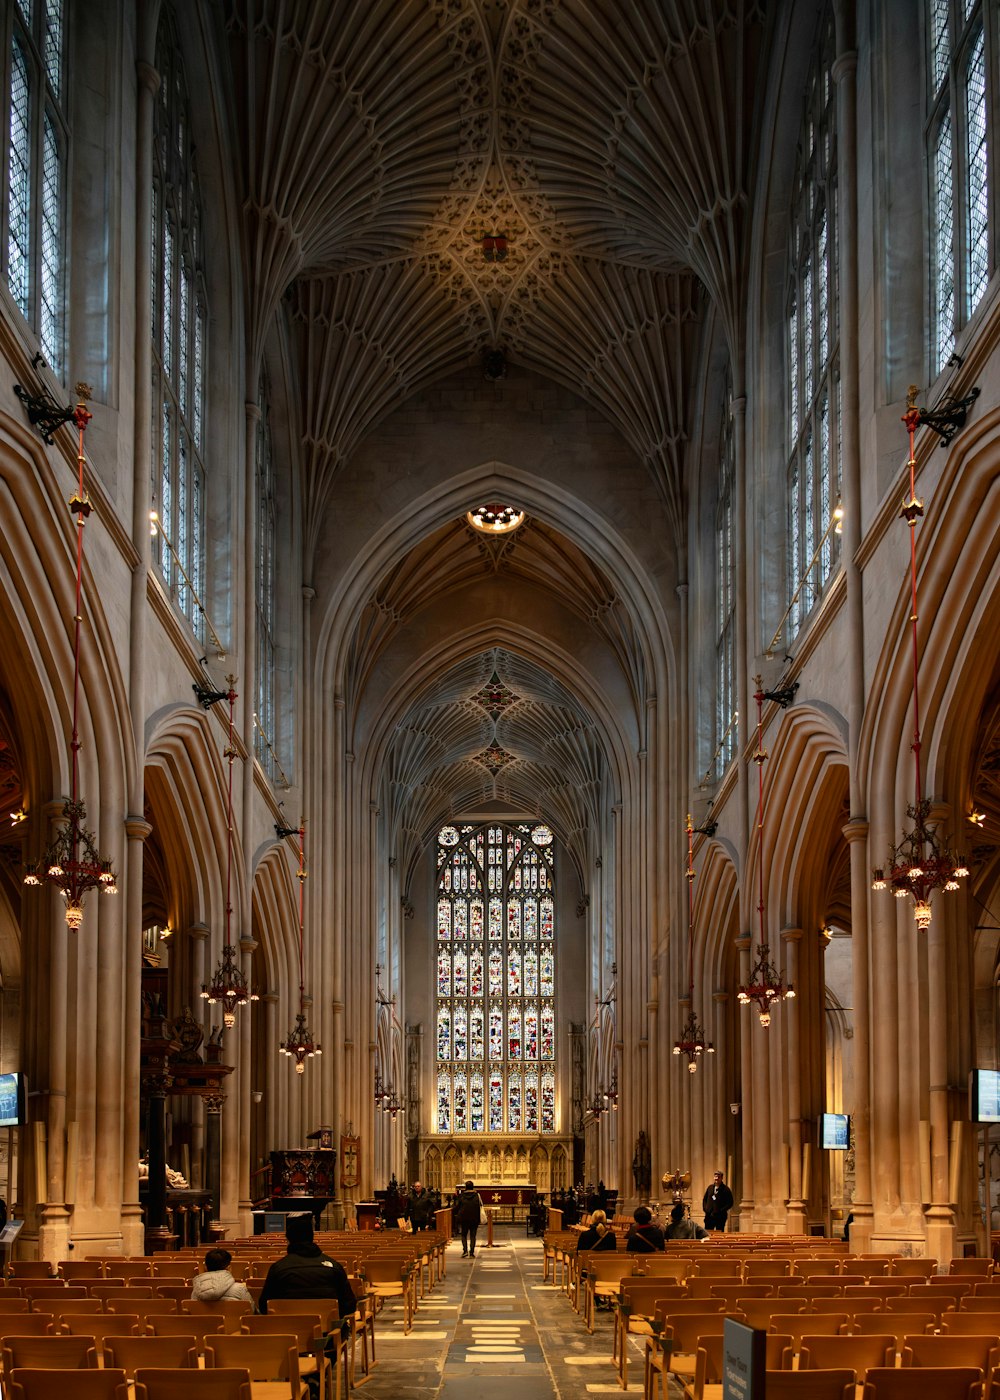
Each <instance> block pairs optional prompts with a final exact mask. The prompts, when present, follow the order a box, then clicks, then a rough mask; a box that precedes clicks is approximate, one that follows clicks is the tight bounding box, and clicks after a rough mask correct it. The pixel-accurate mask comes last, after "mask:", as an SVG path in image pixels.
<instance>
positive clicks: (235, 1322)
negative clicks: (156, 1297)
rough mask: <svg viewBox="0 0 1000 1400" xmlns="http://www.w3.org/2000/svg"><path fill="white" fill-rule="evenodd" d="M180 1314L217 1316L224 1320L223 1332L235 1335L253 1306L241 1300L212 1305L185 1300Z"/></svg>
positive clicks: (226, 1299)
mask: <svg viewBox="0 0 1000 1400" xmlns="http://www.w3.org/2000/svg"><path fill="white" fill-rule="evenodd" d="M164 1301H166V1300H164ZM181 1312H182V1313H191V1314H192V1315H193V1316H194V1317H202V1316H205V1315H208V1316H213V1315H214V1314H218V1315H219V1316H220V1317H222V1318H224V1319H225V1328H224V1330H225V1331H226V1332H229V1333H236V1332H239V1330H240V1327H241V1326H242V1324H243V1319H244V1318H245V1317H249V1316H250V1315H251V1314H252V1312H253V1304H252V1303H248V1302H246V1301H245V1300H244V1299H242V1298H220V1299H219V1300H218V1302H214V1303H206V1302H203V1301H202V1300H201V1299H200V1298H185V1299H183V1300H182V1302H181Z"/></svg>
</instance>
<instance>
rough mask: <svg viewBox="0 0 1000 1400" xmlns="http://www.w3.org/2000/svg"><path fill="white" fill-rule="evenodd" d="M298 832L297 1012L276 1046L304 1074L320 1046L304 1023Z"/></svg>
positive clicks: (302, 854) (302, 861) (302, 844)
mask: <svg viewBox="0 0 1000 1400" xmlns="http://www.w3.org/2000/svg"><path fill="white" fill-rule="evenodd" d="M298 833H299V869H298V881H299V1013H298V1015H297V1016H296V1018H295V1028H294V1030H291V1031H289V1033H288V1035H287V1036H286V1037H285V1039H284V1040H283V1041H282V1042H281V1044H280V1046H279V1047H278V1048H279V1050H280V1051H281V1053H282V1054H283V1055H290V1056H291V1057H292V1059H294V1061H295V1073H296V1074H305V1072H306V1060H311V1059H312V1057H313V1056H314V1055H322V1053H323V1050H322V1047H321V1046H319V1045H317V1044H316V1043H315V1042H314V1040H313V1038H312V1033H311V1032H310V1030H309V1027H308V1025H307V1024H306V988H305V980H304V977H303V973H302V948H303V928H304V926H305V885H306V878H307V877H306V829H305V824H304V823H303V825H302V826H300V827H299V828H298Z"/></svg>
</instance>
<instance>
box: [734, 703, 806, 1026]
mask: <svg viewBox="0 0 1000 1400" xmlns="http://www.w3.org/2000/svg"><path fill="white" fill-rule="evenodd" d="M755 679H756V684H757V691H756V694H755V696H754V699H755V701H756V702H757V748H756V750H755V752H754V755H753V761H754V763H756V765H757V847H758V849H757V866H758V871H759V876H760V886H759V890H758V898H757V919H758V931H759V935H760V937H759V947H758V950H757V960H756V962H755V963H754V965H753V967H752V968H751V969H750V980H749V982H747V983H746V985H745V986H742V987H740V989H739V992H738V994H737V1000H738V1001H739V1002H740V1003H741V1005H743V1006H749V1005H750V1004H751V1003H753V1004H754V1005H755V1006H756V1007H757V1015H758V1016H759V1017H760V1023H761V1025H762V1026H764V1027H765V1029H766V1028H767V1027H768V1026H769V1025H770V1024H771V1008H772V1006H776V1005H777V1004H779V1003H780V1002H782V1001H785V1000H786V998H789V997H794V995H795V990H794V988H793V987H792V986H791V984H790V983H789V985H788V986H787V987H786V986H785V984H784V982H783V981H782V980H781V975H780V973H779V972H778V969H777V968H776V967H775V965H774V963H773V962H772V961H771V949H770V947H769V945H768V942H767V936H766V934H765V932H764V763H765V761H766V760H767V750H766V749H765V748H764V720H763V713H764V701H765V700H767V699H777V701H778V703H779V704H780V705H782V707H784V705H786V704H787V703H788V699H787V698H785V697H790V695H791V694H793V693H794V692H793V691H789V690H784V691H775V692H769V691H765V690H764V688H763V682H762V680H761V677H760V676H757V677H756V678H755Z"/></svg>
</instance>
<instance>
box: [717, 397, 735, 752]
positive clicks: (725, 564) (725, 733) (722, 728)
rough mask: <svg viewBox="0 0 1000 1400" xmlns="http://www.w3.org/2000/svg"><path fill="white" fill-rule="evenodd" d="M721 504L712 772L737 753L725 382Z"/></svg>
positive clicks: (729, 405) (731, 463)
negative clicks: (713, 763) (713, 766)
mask: <svg viewBox="0 0 1000 1400" xmlns="http://www.w3.org/2000/svg"><path fill="white" fill-rule="evenodd" d="M719 467H720V472H719V500H718V504H717V506H716V511H715V594H716V600H715V615H716V627H715V733H714V741H715V742H714V745H713V750H712V751H713V754H714V756H715V760H714V761H715V773H716V775H717V776H719V777H721V776H722V774H723V773H724V772H725V770H726V769H727V768H728V767H729V764H730V762H731V761H732V759H733V757H734V756H735V754H736V735H737V721H736V719H735V714H736V514H735V512H736V439H735V435H734V433H733V387H732V382H731V381H730V380H729V379H728V376H727V383H726V392H725V395H724V402H723V411H722V431H721V434H720V441H719Z"/></svg>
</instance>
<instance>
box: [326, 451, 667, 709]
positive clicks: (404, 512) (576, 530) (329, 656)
mask: <svg viewBox="0 0 1000 1400" xmlns="http://www.w3.org/2000/svg"><path fill="white" fill-rule="evenodd" d="M480 496H486V497H488V498H491V499H493V498H500V499H505V498H512V499H516V500H517V501H518V502H519V504H523V506H524V509H525V510H527V511H529V512H530V513H532V514H535V515H537V516H538V517H539V518H540V519H542V520H544V521H546V522H547V523H549V524H550V525H552V526H553V527H554V528H556V529H558V530H560V531H562V532H563V533H564V534H567V535H568V536H570V537H571V538H572V539H573V540H575V541H576V543H577V544H578V545H579V546H580V547H581V548H582V549H584V550H586V551H587V552H588V553H589V554H590V555H591V557H593V558H594V559H596V560H597V561H598V562H599V563H600V564H601V567H602V568H603V569H604V571H605V572H606V573H607V574H608V576H609V578H610V580H611V582H612V584H613V585H614V586H615V588H616V589H618V590H619V591H620V592H621V594H622V596H623V598H624V599H625V601H626V602H627V603H628V605H629V607H630V610H631V612H632V614H633V616H635V617H636V618H637V619H638V620H639V622H640V624H641V628H640V630H641V636H642V639H643V650H644V654H645V658H646V663H647V665H648V666H649V667H650V672H649V673H650V675H651V677H652V678H653V684H654V686H655V689H656V692H657V694H660V695H662V694H665V693H667V690H668V688H669V689H671V690H672V688H673V686H674V683H675V680H676V669H675V668H676V658H675V655H674V646H673V637H672V632H671V626H670V619H669V616H668V613H667V611H666V610H665V607H664V601H663V600H664V597H665V596H666V591H665V590H663V589H661V588H658V587H657V586H656V585H655V584H654V577H655V573H656V569H657V567H658V566H659V565H658V563H657V561H656V560H655V559H653V558H647V559H645V560H644V559H643V558H642V557H641V556H640V554H639V553H638V552H637V551H636V549H635V548H633V547H632V546H631V545H630V544H629V542H628V540H627V539H626V537H625V536H623V535H621V534H620V533H619V532H618V531H617V530H615V529H614V528H613V526H611V525H610V523H609V521H608V520H606V519H604V518H602V517H600V516H599V515H598V513H597V512H596V511H594V510H593V509H592V508H590V507H589V506H588V505H587V503H586V502H585V501H583V500H582V499H580V498H579V497H576V496H573V495H572V494H571V493H570V492H569V491H567V490H565V489H563V488H561V487H559V486H557V485H555V484H554V483H552V482H551V481H547V480H544V479H542V478H539V477H536V476H533V475H530V474H529V473H526V472H523V471H520V470H518V469H517V468H515V467H508V466H504V465H503V464H502V463H499V462H487V463H485V464H484V465H482V466H478V467H473V468H469V469H466V470H464V471H461V472H459V473H457V474H456V475H455V476H454V477H453V478H452V479H451V480H450V481H448V482H447V483H446V484H445V485H444V486H441V487H438V486H435V487H433V488H432V489H430V490H427V491H425V492H424V493H423V494H422V495H420V496H418V497H417V498H416V499H415V500H413V501H410V502H407V503H405V505H404V506H403V507H402V508H400V509H398V510H397V512H396V514H395V515H394V516H393V517H392V518H391V519H388V520H385V521H383V522H382V523H381V524H379V526H378V528H377V529H376V530H375V531H374V532H373V533H372V535H371V537H370V538H360V539H358V540H357V541H354V542H351V541H342V542H341V547H342V548H345V547H346V550H347V553H346V555H345V558H344V569H343V578H344V579H345V580H347V581H346V582H345V584H344V586H343V587H342V588H340V589H337V590H335V591H334V593H333V594H332V596H331V598H330V600H329V602H328V605H327V608H326V611H325V614H324V615H323V617H322V620H321V624H320V628H319V634H318V640H317V647H316V658H317V660H316V668H317V680H318V681H320V683H321V684H322V686H323V688H324V690H325V692H326V693H334V694H335V693H339V691H340V689H341V686H340V684H339V679H340V677H341V676H342V675H343V672H344V667H345V664H346V649H347V647H348V645H349V642H350V638H351V637H352V635H353V633H354V629H355V627H356V625H357V621H358V618H359V616H360V613H361V609H362V608H363V607H364V605H365V602H366V601H367V599H368V597H369V596H370V594H371V592H372V591H373V589H374V588H375V587H376V586H377V585H378V582H379V580H380V579H381V578H382V577H383V576H384V575H385V573H386V572H387V571H388V570H389V569H390V568H391V567H392V566H393V565H394V564H395V563H397V562H398V561H399V560H400V559H402V558H403V557H404V556H405V555H406V553H407V552H408V551H409V550H410V549H411V548H412V547H413V546H414V545H415V544H416V543H417V542H418V541H419V540H420V539H422V538H423V537H424V536H425V535H426V534H428V533H429V532H430V531H432V530H434V529H436V528H438V526H440V525H444V524H446V523H447V522H448V521H450V520H457V519H459V518H461V517H462V516H463V515H464V514H465V512H466V511H467V510H468V509H469V502H470V501H471V500H474V499H476V498H478V497H480ZM651 533H652V532H646V538H647V539H648V535H649V534H651ZM352 543H353V545H354V550H353V553H352V551H351V544H352ZM659 563H660V564H661V565H662V564H663V563H664V561H659ZM670 601H671V605H672V601H673V600H672V599H671V600H670ZM660 656H662V657H663V658H664V661H663V668H664V669H663V670H661V669H660V667H659V665H658V664H657V659H658V658H659V657H660Z"/></svg>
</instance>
